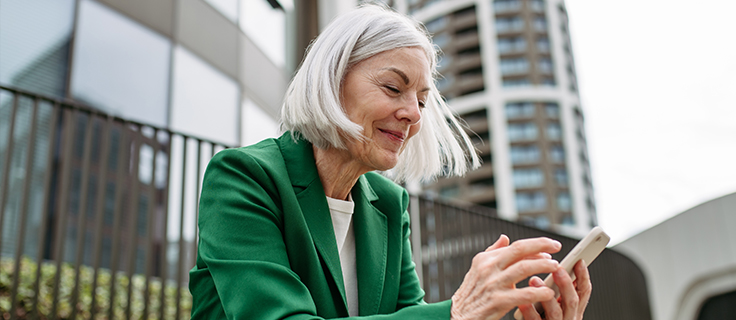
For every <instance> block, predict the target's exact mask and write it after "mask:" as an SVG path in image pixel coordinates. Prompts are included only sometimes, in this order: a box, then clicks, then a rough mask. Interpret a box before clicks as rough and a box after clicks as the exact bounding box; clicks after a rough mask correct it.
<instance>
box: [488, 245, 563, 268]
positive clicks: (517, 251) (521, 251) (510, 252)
mask: <svg viewBox="0 0 736 320" xmlns="http://www.w3.org/2000/svg"><path fill="white" fill-rule="evenodd" d="M561 248H562V244H560V242H558V241H557V240H553V239H550V238H534V239H522V240H517V241H514V243H512V244H511V245H509V246H508V247H506V248H503V251H502V252H499V257H498V258H499V267H500V268H501V269H502V270H503V269H506V268H508V267H509V266H510V265H512V264H514V263H516V262H518V261H521V260H523V259H525V258H526V257H528V256H530V255H535V254H538V253H540V252H547V253H555V252H558V251H560V249H561Z"/></svg>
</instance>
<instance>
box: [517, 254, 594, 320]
mask: <svg viewBox="0 0 736 320" xmlns="http://www.w3.org/2000/svg"><path fill="white" fill-rule="evenodd" d="M573 270H574V272H575V278H576V279H575V282H573V281H572V279H571V278H570V275H568V274H567V272H565V270H564V269H562V268H558V269H557V271H555V272H554V273H553V274H552V277H553V278H554V280H555V284H557V287H558V288H560V297H559V298H558V299H550V300H547V301H543V302H542V307H543V308H544V313H545V318H544V319H546V320H558V319H564V320H581V319H583V313H585V307H587V306H588V300H590V293H591V292H592V290H593V286H592V285H591V283H590V274H588V268H587V267H586V266H585V261H582V260H581V261H578V263H577V264H575V267H574V268H573ZM529 286H534V287H544V286H545V285H544V281H542V279H540V278H538V277H532V278H531V279H529ZM519 310H520V311H521V314H522V315H523V316H524V320H541V319H542V317H541V316H539V314H538V313H537V311H536V310H535V309H534V306H532V305H531V304H527V305H519Z"/></svg>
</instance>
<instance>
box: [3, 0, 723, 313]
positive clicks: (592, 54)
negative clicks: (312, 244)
mask: <svg viewBox="0 0 736 320" xmlns="http://www.w3.org/2000/svg"><path fill="white" fill-rule="evenodd" d="M361 3H363V1H356V0H160V1H142V0H135V1H130V0H128V1H125V0H32V1H21V0H0V253H1V254H2V259H0V262H1V263H0V267H1V268H0V313H1V314H3V316H4V317H5V318H10V319H16V318H17V319H26V318H29V319H30V318H44V319H45V318H53V317H58V318H62V319H72V318H73V319H76V318H78V317H81V318H85V319H89V318H126V319H130V318H136V319H137V318H156V319H163V318H188V317H189V313H188V312H189V308H190V307H191V296H189V295H188V290H187V289H186V284H187V281H188V275H187V271H188V270H189V269H190V268H191V267H192V266H193V264H194V256H195V252H196V241H197V227H196V216H197V202H198V198H197V197H198V193H199V189H200V185H201V178H202V173H203V172H204V169H205V166H206V164H207V161H208V160H209V158H210V157H211V156H212V155H213V154H214V153H216V152H217V151H219V150H222V149H224V148H230V147H238V146H243V145H249V144H252V143H255V142H257V141H259V140H261V139H264V138H268V137H275V136H277V135H278V133H279V132H278V113H279V109H280V105H281V100H282V97H283V94H284V91H285V89H286V86H287V85H288V82H289V79H290V77H291V75H292V74H293V73H294V72H295V70H296V68H297V66H298V65H299V62H300V61H301V58H302V57H303V54H304V52H305V49H306V48H307V46H308V44H309V42H310V41H311V40H312V39H313V38H314V37H315V36H316V35H317V34H319V31H320V30H321V29H322V28H324V26H325V25H327V23H329V21H330V20H331V19H332V18H334V17H335V16H336V15H339V14H340V13H342V12H346V11H349V10H351V9H353V8H355V7H356V6H358V5H360V4H361ZM383 3H384V4H386V5H388V6H390V7H392V8H393V9H394V10H396V11H398V12H402V13H405V14H408V15H411V16H413V17H415V18H416V19H418V20H420V21H422V22H423V23H424V24H425V25H426V27H427V29H428V31H429V32H430V33H431V34H432V35H433V40H434V42H435V44H436V45H437V46H438V47H439V48H440V49H441V50H442V52H443V54H442V55H441V58H440V62H439V71H440V73H441V74H442V77H441V78H439V79H438V82H437V86H438V88H439V89H440V91H441V92H442V94H443V96H444V97H445V98H446V99H447V100H448V102H449V104H450V105H451V106H452V107H453V108H454V110H455V111H456V112H457V113H458V115H459V116H461V117H462V118H463V119H464V120H465V121H466V123H467V125H468V129H469V130H470V131H469V132H471V135H472V137H473V138H474V142H475V143H476V148H477V149H478V151H479V154H480V155H481V158H482V159H483V162H484V164H483V166H482V167H481V168H480V169H478V170H476V171H473V172H471V173H469V174H468V175H467V176H465V177H462V178H450V179H439V180H436V181H431V182H421V183H420V182H415V183H410V184H408V185H407V188H408V189H409V191H410V193H411V194H412V203H411V206H410V211H411V214H412V219H413V220H412V221H413V222H414V223H413V226H412V242H413V246H414V250H413V251H414V255H415V261H416V262H417V265H418V268H417V271H418V273H419V274H420V277H421V278H422V282H423V287H424V289H425V291H426V292H427V301H429V302H433V301H440V300H444V299H448V298H449V297H450V296H451V295H452V293H453V292H454V290H455V289H456V288H457V286H459V284H460V282H461V281H462V277H463V275H464V273H465V272H466V271H467V269H468V268H469V262H470V259H471V258H472V256H473V255H474V254H475V253H476V252H479V251H481V250H483V249H484V248H485V247H486V246H487V245H488V244H490V243H492V241H493V240H495V239H496V238H497V237H498V235H499V234H500V233H505V234H508V235H509V236H510V237H511V238H512V240H514V239H519V238H526V237H533V236H542V235H544V236H550V237H554V238H556V239H559V240H560V241H562V242H563V245H564V249H563V252H562V253H560V254H558V255H557V256H556V258H558V259H561V258H562V257H563V254H564V253H565V252H566V251H568V250H569V249H571V248H572V246H573V245H574V244H575V242H576V239H580V238H581V237H582V236H584V235H585V234H586V233H587V231H588V230H590V229H591V228H592V227H594V226H596V225H601V226H602V227H603V228H604V229H605V230H606V231H607V232H608V233H609V234H610V235H611V236H612V242H611V244H610V247H611V248H610V249H607V250H606V251H605V252H604V253H603V254H602V255H601V257H600V258H599V260H597V261H596V263H595V264H593V265H592V266H591V273H592V274H593V277H594V278H593V280H594V283H595V286H596V290H594V296H593V298H592V300H591V307H590V308H589V310H588V313H586V318H588V319H732V318H733V315H734V314H736V310H734V309H735V308H736V232H734V231H735V229H736V212H735V211H736V209H734V208H736V193H734V192H735V191H736V168H735V167H734V165H733V163H736V60H734V59H733V57H736V43H734V42H733V41H730V40H728V39H730V38H732V37H733V31H734V30H736V20H734V19H730V17H729V15H730V14H732V13H733V12H734V11H735V9H736V3H730V2H729V1H717V0H706V1H702V2H699V3H698V4H697V5H695V4H693V3H685V2H682V1H679V2H678V1H674V2H673V1H650V2H647V3H639V2H633V1H629V0H625V1H619V2H616V3H595V2H590V1H587V2H586V1H581V0H567V1H562V0H453V1H436V0H435V1H432V0H395V1H384V2H383ZM244 290H247V288H244Z"/></svg>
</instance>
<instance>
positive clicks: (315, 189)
mask: <svg viewBox="0 0 736 320" xmlns="http://www.w3.org/2000/svg"><path fill="white" fill-rule="evenodd" d="M279 144H280V147H281V150H282V151H281V152H282V155H283V157H284V160H285V162H286V169H287V172H288V174H289V179H290V180H291V184H292V187H293V188H294V193H295V194H296V196H297V200H298V201H299V206H300V207H301V209H302V214H303V215H304V219H305V220H306V222H307V226H308V228H309V232H310V233H311V235H312V239H313V240H314V243H315V246H316V247H317V252H318V253H319V254H320V256H321V257H322V259H323V260H324V262H325V264H326V265H327V269H328V270H329V273H330V275H329V276H331V277H332V279H333V280H334V281H335V283H336V284H337V288H338V290H339V291H340V296H341V297H342V305H343V307H344V310H342V311H344V312H345V314H347V301H346V299H345V286H344V282H343V277H342V268H341V266H340V255H339V253H338V251H337V242H336V241H335V232H334V230H333V228H332V217H331V215H330V209H329V207H328V205H327V199H326V196H325V192H324V187H323V186H322V182H321V181H320V179H319V174H318V173H317V166H316V164H315V159H314V152H313V150H312V144H311V143H309V142H308V141H306V140H304V139H303V138H300V139H298V140H297V141H296V142H294V140H293V139H292V137H291V134H290V133H289V132H286V133H284V135H282V136H281V137H280V138H279ZM351 194H352V196H353V201H354V202H355V212H354V214H353V231H354V233H355V256H356V268H357V275H358V296H359V297H358V299H359V301H360V314H361V315H363V314H373V313H377V312H378V310H379V306H380V302H381V295H382V292H383V284H384V280H385V273H386V261H387V255H388V252H387V251H388V223H387V218H386V215H385V214H383V213H382V212H380V211H379V210H378V209H376V208H375V207H374V206H373V204H372V203H371V202H373V201H376V200H378V196H377V195H376V193H375V191H374V190H373V188H372V187H371V185H370V184H369V183H368V180H367V179H366V178H365V176H360V178H358V181H357V183H356V184H355V186H354V187H353V190H352V191H351ZM361 280H362V281H361Z"/></svg>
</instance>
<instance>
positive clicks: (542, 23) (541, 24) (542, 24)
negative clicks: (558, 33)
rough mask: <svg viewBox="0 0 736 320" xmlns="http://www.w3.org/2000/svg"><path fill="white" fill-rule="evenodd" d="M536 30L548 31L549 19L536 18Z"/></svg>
mask: <svg viewBox="0 0 736 320" xmlns="http://www.w3.org/2000/svg"><path fill="white" fill-rule="evenodd" d="M534 30H536V31H547V19H545V18H544V17H536V18H534Z"/></svg>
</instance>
